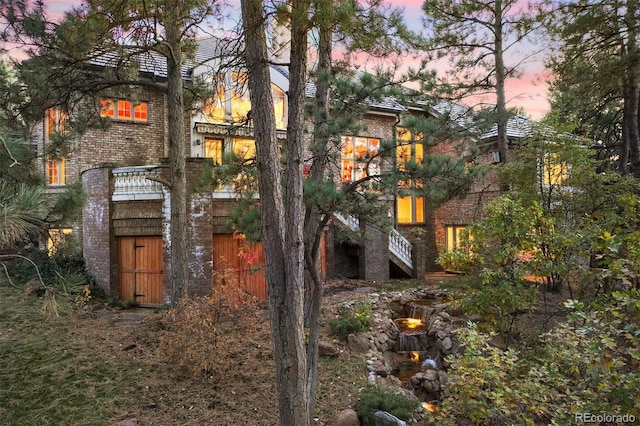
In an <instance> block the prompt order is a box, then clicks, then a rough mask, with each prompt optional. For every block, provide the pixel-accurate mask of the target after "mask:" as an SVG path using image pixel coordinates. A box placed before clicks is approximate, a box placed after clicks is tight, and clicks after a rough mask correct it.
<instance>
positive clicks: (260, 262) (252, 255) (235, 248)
mask: <svg viewBox="0 0 640 426" xmlns="http://www.w3.org/2000/svg"><path fill="white" fill-rule="evenodd" d="M242 246H243V242H242V240H241V239H238V238H237V237H236V238H234V236H233V235H227V234H216V235H214V236H213V271H214V273H213V285H214V286H216V285H222V284H225V283H226V282H225V281H226V280H229V279H233V280H237V281H238V284H239V285H240V288H242V289H243V290H244V291H246V292H247V293H249V294H252V295H254V296H255V297H257V298H258V299H260V300H267V281H266V279H265V277H264V252H263V250H262V244H261V243H246V246H245V247H244V248H243V251H244V252H245V253H247V254H246V255H244V256H241V253H240V249H241V247H242Z"/></svg>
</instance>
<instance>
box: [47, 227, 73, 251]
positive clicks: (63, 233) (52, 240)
mask: <svg viewBox="0 0 640 426" xmlns="http://www.w3.org/2000/svg"><path fill="white" fill-rule="evenodd" d="M71 234H72V229H71V228H55V229H49V238H47V253H48V254H49V256H52V255H53V254H55V252H56V250H58V247H60V245H61V244H63V243H64V242H65V241H66V240H67V238H68V237H69V235H71Z"/></svg>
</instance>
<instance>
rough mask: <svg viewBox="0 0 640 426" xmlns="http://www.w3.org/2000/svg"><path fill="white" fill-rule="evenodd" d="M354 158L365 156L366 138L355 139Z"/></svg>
mask: <svg viewBox="0 0 640 426" xmlns="http://www.w3.org/2000/svg"><path fill="white" fill-rule="evenodd" d="M355 142H356V143H355V157H356V158H363V157H365V156H366V155H367V151H368V149H367V139H366V138H356V141H355Z"/></svg>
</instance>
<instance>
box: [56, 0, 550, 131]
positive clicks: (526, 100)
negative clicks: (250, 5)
mask: <svg viewBox="0 0 640 426" xmlns="http://www.w3.org/2000/svg"><path fill="white" fill-rule="evenodd" d="M79 3H80V2H79V0H47V1H46V5H47V8H48V9H49V11H50V13H51V14H52V15H61V14H62V13H63V12H64V11H65V10H68V9H70V8H71V7H73V6H74V5H77V4H79ZM230 3H231V4H232V7H234V8H239V6H238V4H239V1H238V0H230ZM391 3H392V4H393V5H394V6H400V7H403V8H404V10H405V12H406V13H405V19H406V21H407V24H408V25H409V26H410V27H411V28H414V29H419V28H421V27H422V16H423V13H422V3H423V0H393V1H392V2H391ZM52 17H53V16H52ZM531 49H533V47H531ZM506 91H507V100H508V103H509V104H508V106H510V107H518V108H521V109H523V110H524V111H525V114H526V115H527V116H528V117H530V118H533V119H540V118H542V117H543V116H544V114H545V113H546V112H547V111H548V109H549V104H548V102H547V85H546V83H545V74H544V67H543V65H542V63H541V61H540V60H538V61H535V62H531V63H528V64H527V65H526V68H524V69H523V70H522V77H521V78H520V79H510V80H508V81H507V87H506Z"/></svg>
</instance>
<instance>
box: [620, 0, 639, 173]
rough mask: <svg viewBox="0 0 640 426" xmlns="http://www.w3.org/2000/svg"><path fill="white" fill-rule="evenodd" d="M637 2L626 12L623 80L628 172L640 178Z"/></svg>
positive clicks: (632, 1) (633, 0)
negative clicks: (627, 34)
mask: <svg viewBox="0 0 640 426" xmlns="http://www.w3.org/2000/svg"><path fill="white" fill-rule="evenodd" d="M637 14H638V1H637V0H628V2H627V12H626V16H625V18H626V21H627V22H626V25H627V28H629V41H628V44H627V55H626V56H627V65H626V70H625V74H626V76H625V77H626V78H625V83H626V87H625V93H626V96H625V104H624V112H623V114H624V118H623V122H624V123H625V126H624V127H625V130H626V134H627V135H626V138H625V142H626V143H628V149H629V160H630V161H629V162H630V166H629V171H630V172H631V174H633V176H635V177H640V129H639V128H638V108H639V107H640V99H639V98H640V88H639V82H638V77H639V75H638V73H639V72H640V58H639V57H638V55H640V51H639V49H638V43H637V37H638V30H637V25H638V22H637V19H636V15H637Z"/></svg>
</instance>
